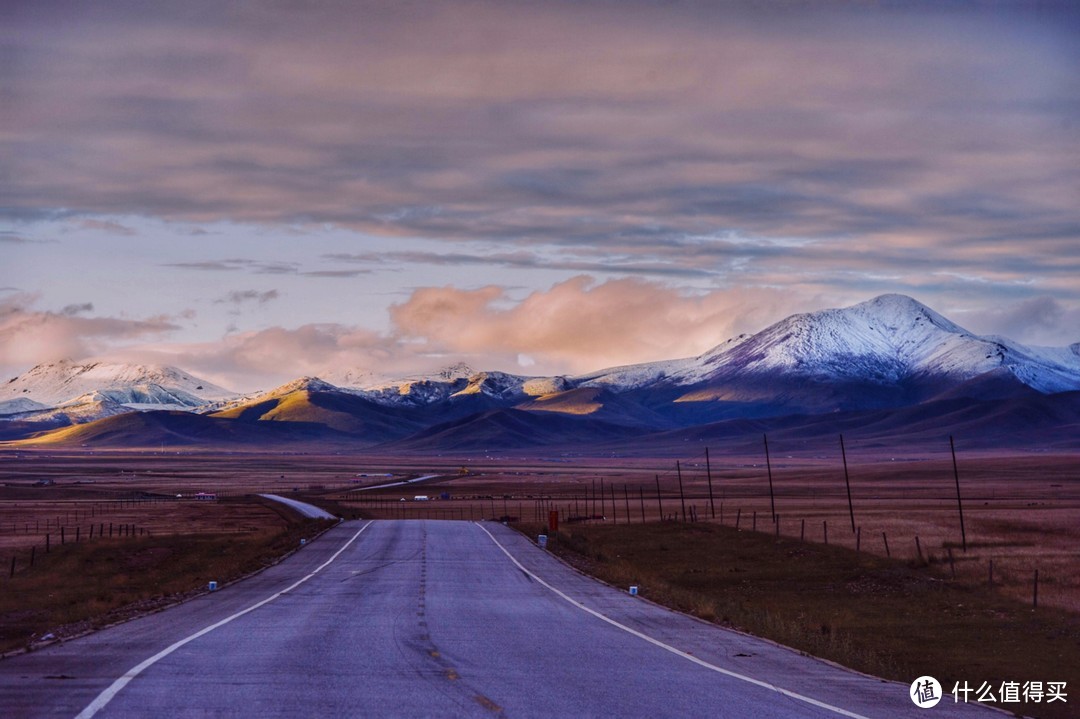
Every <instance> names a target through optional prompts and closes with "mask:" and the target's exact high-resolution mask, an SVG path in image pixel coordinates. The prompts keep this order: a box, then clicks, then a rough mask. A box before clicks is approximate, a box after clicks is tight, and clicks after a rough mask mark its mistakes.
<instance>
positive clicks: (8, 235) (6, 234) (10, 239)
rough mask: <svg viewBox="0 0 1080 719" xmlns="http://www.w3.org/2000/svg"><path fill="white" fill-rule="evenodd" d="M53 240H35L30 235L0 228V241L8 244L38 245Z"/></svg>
mask: <svg viewBox="0 0 1080 719" xmlns="http://www.w3.org/2000/svg"><path fill="white" fill-rule="evenodd" d="M51 242H55V240H36V239H34V238H32V237H27V236H26V235H24V234H22V233H19V232H15V231H14V230H0V243H7V244H10V245H40V244H48V243H51Z"/></svg>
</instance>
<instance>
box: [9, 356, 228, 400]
mask: <svg viewBox="0 0 1080 719" xmlns="http://www.w3.org/2000/svg"><path fill="white" fill-rule="evenodd" d="M87 395H89V396H92V397H93V398H94V399H93V401H108V402H114V403H116V404H120V405H124V406H126V407H129V408H132V409H194V408H196V407H201V406H203V405H205V404H207V403H208V402H212V401H215V400H221V399H224V398H227V397H230V396H232V395H233V393H232V392H230V391H229V390H226V389H223V388H221V387H218V386H217V385H214V384H212V383H210V382H207V381H206V380H203V379H200V378H198V377H195V376H193V375H190V374H188V373H187V372H184V371H183V370H180V369H177V368H175V367H164V366H160V365H139V364H122V363H115V362H87V363H79V362H71V361H69V360H63V361H60V362H51V363H48V364H40V365H38V366H36V367H34V368H33V369H31V370H29V371H28V372H26V373H24V374H21V375H19V376H18V377H15V378H13V379H11V380H9V381H8V382H7V384H5V385H3V386H2V387H0V401H10V400H14V399H25V400H32V401H34V402H37V403H39V404H41V405H44V406H46V407H58V406H61V405H64V404H66V403H69V402H73V401H76V400H78V401H79V402H85V401H86V400H83V399H79V398H83V397H85V396H87Z"/></svg>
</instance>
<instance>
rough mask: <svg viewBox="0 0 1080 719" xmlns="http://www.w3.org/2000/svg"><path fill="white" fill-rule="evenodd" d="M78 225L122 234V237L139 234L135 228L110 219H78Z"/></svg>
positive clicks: (83, 227) (113, 233)
mask: <svg viewBox="0 0 1080 719" xmlns="http://www.w3.org/2000/svg"><path fill="white" fill-rule="evenodd" d="M79 227H81V228H82V229H84V230H96V231H99V232H107V233H109V234H112V235H123V236H124V237H134V236H135V235H137V234H139V233H138V232H137V231H136V230H135V229H133V228H131V227H128V226H126V225H121V224H120V223H119V222H113V221H112V220H80V221H79Z"/></svg>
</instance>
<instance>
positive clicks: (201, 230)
mask: <svg viewBox="0 0 1080 719" xmlns="http://www.w3.org/2000/svg"><path fill="white" fill-rule="evenodd" d="M1078 70H1080V10H1078V9H1077V7H1076V6H1075V4H1070V3H1065V2H1061V3H1055V2H1040V3H1034V2H1032V3H1020V2H990V1H984V2H970V3H964V2H924V3H915V2H904V3H889V2H797V1H794V0H791V1H787V2H783V1H780V0H777V1H775V2H769V1H767V0H760V1H757V2H752V1H750V0H747V1H746V2H728V3H716V2H690V1H680V0H674V1H671V2H635V1H633V0H619V1H618V2H616V1H615V0H604V1H589V0H585V1H581V0H574V1H572V2H571V1H567V2H558V1H547V2H544V1H534V2H515V1H513V0H505V1H503V2H439V1H438V0H432V1H425V2H408V1H400V2H361V1H358V2H352V1H349V2H347V1H345V0H340V1H337V2H334V1H327V2H304V1H302V0H292V1H288V0H266V1H265V2H254V1H247V2H231V1H228V0H212V1H209V0H186V1H185V2H182V3H181V2H174V3H147V2H144V1H142V0H140V1H138V2H135V1H132V0H116V1H110V2H108V3H95V2H85V0H70V1H68V2H52V1H50V0H8V1H7V2H4V3H2V4H0V372H3V373H5V374H4V375H3V376H7V377H12V376H15V375H17V374H19V373H21V372H23V371H26V370H27V369H29V368H30V367H32V366H34V365H35V364H38V363H41V362H48V361H55V360H58V359H73V360H84V359H90V358H105V359H116V360H122V361H139V362H153V363H161V364H170V365H175V366H178V367H181V368H183V369H186V370H188V371H189V372H192V373H194V374H197V375H199V376H202V377H205V378H207V379H209V380H210V381H213V382H216V383H218V384H221V385H223V386H225V387H228V388H231V389H235V390H238V391H251V390H255V389H259V388H267V387H270V386H273V385H275V384H278V383H281V382H285V381H288V380H290V379H294V378H296V377H299V376H302V375H322V376H329V377H333V376H340V375H342V373H345V372H348V373H350V374H351V375H352V376H353V377H368V378H371V379H372V380H374V379H377V378H392V377H401V376H409V375H413V374H418V373H424V372H432V371H436V370H438V369H439V368H441V367H444V366H447V365H451V364H455V363H458V362H465V363H467V364H469V365H470V366H472V367H474V368H475V369H478V370H480V369H484V370H501V371H509V372H515V373H519V374H534V375H540V374H560V373H583V372H588V371H592V370H597V369H601V368H604V367H610V366H615V365H621V364H629V363H635V362H644V361H653V360H659V359H671V358H676V357H685V356H693V355H697V354H700V353H702V352H705V351H707V350H708V349H710V348H711V347H713V346H715V345H718V344H720V343H721V342H723V341H724V340H726V339H727V338H729V337H731V336H734V335H737V334H740V333H743V332H755V331H758V330H761V329H763V328H765V327H766V326H768V325H769V324H771V323H772V322H776V321H779V320H780V319H783V318H784V317H786V316H788V315H790V314H793V313H796V312H808V311H813V310H818V309H823V308H827V307H842V306H848V305H851V304H854V303H857V302H860V301H863V300H867V299H870V298H872V297H874V296H877V295H880V294H884V293H889V292H899V293H903V294H907V295H910V296H912V297H914V298H916V299H917V300H919V301H921V302H923V303H924V304H927V305H929V306H930V307H932V308H933V309H935V310H937V311H938V312H941V313H942V314H945V315H946V316H947V317H949V318H950V319H952V320H953V321H955V322H957V323H959V324H961V325H963V326H965V327H966V328H968V329H970V330H971V331H974V332H977V333H980V334H1000V335H1004V336H1007V337H1011V338H1013V339H1015V340H1017V341H1021V342H1025V343H1029V344H1035V345H1051V346H1062V345H1068V344H1072V343H1075V342H1080V281H1078V280H1077V278H1078V277H1080V71H1078Z"/></svg>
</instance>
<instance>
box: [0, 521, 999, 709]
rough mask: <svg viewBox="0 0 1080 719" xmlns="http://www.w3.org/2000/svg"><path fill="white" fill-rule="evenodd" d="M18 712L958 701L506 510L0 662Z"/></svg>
mask: <svg viewBox="0 0 1080 719" xmlns="http://www.w3.org/2000/svg"><path fill="white" fill-rule="evenodd" d="M0 709H2V710H0V714H3V716H5V717H55V716H62V717H75V716H83V717H89V716H97V717H207V716H214V717H273V716H289V717H292V716H304V717H307V716H333V717H366V716H440V717H446V716H469V717H501V716H506V717H545V718H549V717H579V716H580V717H583V716H605V717H612V716H618V717H626V716H632V717H665V716H669V717H691V716H695V717H705V716H716V717H755V718H757V717H780V718H783V717H838V716H840V717H843V716H847V717H852V716H856V717H857V716H865V717H890V718H892V717H922V718H923V719H925V718H926V717H934V716H937V717H944V716H1001V715H1000V714H997V713H994V714H990V713H989V710H987V709H985V708H982V707H979V706H977V705H967V706H964V705H959V706H954V705H953V703H952V700H951V698H947V699H946V700H945V701H943V702H942V703H941V704H939V705H938V706H937V707H935V708H934V709H929V710H924V709H919V708H917V707H916V706H915V705H914V704H912V703H911V701H910V699H908V686H907V685H901V684H897V683H892V682H883V681H881V680H877V679H873V678H870V677H865V676H862V675H859V674H854V673H852V672H848V671H845V670H842V669H839V668H837V667H834V666H832V665H830V664H827V663H824V662H820V661H817V660H814V659H809V658H807V657H803V656H800V655H799V654H797V653H795V652H792V651H790V650H787V649H783V648H780V647H776V646H775V645H772V644H769V643H768V642H764V641H761V640H757V639H753V638H750V637H746V636H743V635H740V634H736V633H733V632H728V631H724V630H721V629H718V628H716V627H713V626H711V625H707V624H705V623H703V622H699V621H697V620H694V619H691V618H689V617H685V616H682V615H679V614H676V613H673V612H670V611H667V610H664V609H661V608H659V607H656V606H654V605H652V604H650V603H648V602H645V601H643V600H642V599H640V598H635V597H631V596H629V595H628V594H626V593H625V592H621V591H618V590H615V589H612V588H610V587H606V586H604V585H601V584H599V583H597V582H595V581H593V580H591V579H588V578H586V577H584V576H582V575H580V574H578V573H577V572H575V571H573V570H571V569H569V568H568V567H566V566H565V565H563V564H562V563H561V562H559V561H557V560H556V559H554V558H553V557H551V556H550V555H549V554H547V553H546V552H544V551H542V550H540V549H538V548H536V547H535V546H534V545H533V544H532V543H531V542H529V541H528V540H527V539H526V538H524V537H522V536H520V535H518V534H517V533H515V532H513V531H512V530H509V529H508V528H506V527H503V526H502V525H499V524H495V523H480V524H474V523H469V522H451V521H417V520H412V521H379V522H373V523H370V524H369V523H367V522H346V523H343V524H341V525H339V526H338V527H335V528H334V529H332V530H330V531H329V532H327V533H326V534H324V535H323V536H322V537H321V538H320V539H319V540H318V541H315V542H311V543H309V544H308V546H307V547H305V548H304V549H303V550H301V551H300V552H297V553H296V554H295V555H293V556H292V557H290V558H289V559H288V560H286V561H285V562H282V563H281V564H279V565H277V566H274V567H272V568H270V569H268V570H267V571H265V572H262V573H261V574H259V575H257V576H255V577H252V578H250V579H248V580H245V581H243V582H239V583H236V584H234V585H231V586H228V587H225V588H224V589H222V590H220V591H218V592H215V593H213V594H207V595H205V596H202V597H200V598H197V599H195V600H192V601H190V602H187V603H185V604H183V605H180V606H178V607H175V608H173V609H170V610H168V611H165V612H162V613H159V614H155V615H150V616H147V617H143V618H141V619H138V620H135V621H132V622H128V623H126V624H123V625H119V626H116V627H112V628H110V629H106V630H103V631H101V632H98V633H96V634H93V635H90V636H87V637H83V638H81V639H78V640H73V641H70V642H66V643H63V644H58V645H54V646H51V647H48V648H46V649H42V650H40V651H37V652H33V653H30V654H25V655H21V656H17V657H11V658H8V659H5V660H2V661H0Z"/></svg>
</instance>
